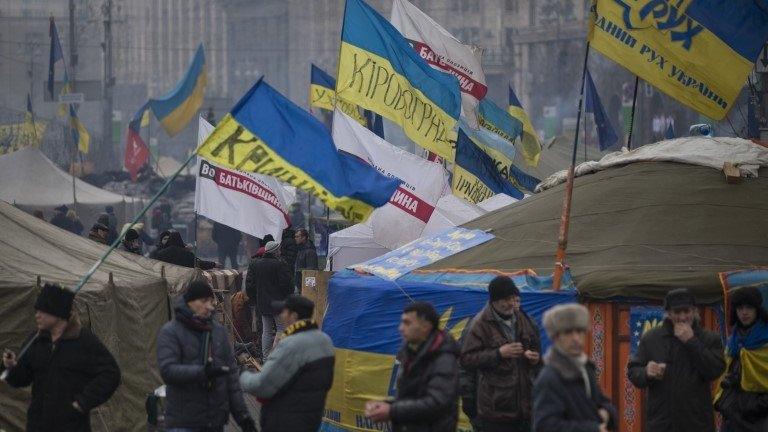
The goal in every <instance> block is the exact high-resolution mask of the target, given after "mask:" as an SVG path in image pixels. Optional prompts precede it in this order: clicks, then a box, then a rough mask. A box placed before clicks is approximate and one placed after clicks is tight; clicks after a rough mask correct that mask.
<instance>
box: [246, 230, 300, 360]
mask: <svg viewBox="0 0 768 432" xmlns="http://www.w3.org/2000/svg"><path fill="white" fill-rule="evenodd" d="M264 248H265V252H264V256H262V257H261V258H254V259H252V260H251V263H250V264H249V265H248V274H247V275H246V277H245V292H246V293H247V294H248V298H249V299H251V301H255V302H256V310H257V311H258V312H259V314H260V315H261V351H262V359H266V358H267V355H269V352H270V351H271V350H272V346H273V344H274V342H275V335H276V334H279V333H282V331H283V329H284V328H285V324H284V323H282V322H281V321H280V317H279V316H278V315H277V314H276V313H275V311H274V310H273V309H272V302H274V301H282V300H285V298H286V297H288V296H289V295H290V294H291V293H292V292H293V287H292V285H291V272H290V270H289V269H288V266H287V265H286V264H285V261H283V260H282V259H280V244H279V243H276V242H273V241H272V242H269V243H267V245H266V246H265V247H264Z"/></svg>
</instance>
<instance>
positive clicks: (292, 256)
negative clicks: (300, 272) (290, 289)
mask: <svg viewBox="0 0 768 432" xmlns="http://www.w3.org/2000/svg"><path fill="white" fill-rule="evenodd" d="M295 236H296V231H295V230H294V229H293V228H291V227H288V228H286V229H284V230H283V236H282V238H281V239H280V256H281V257H282V258H283V261H285V263H286V264H288V268H289V269H291V272H293V271H294V269H295V268H296V256H297V255H298V254H299V245H298V244H296V240H295V239H294V238H295ZM264 243H265V244H266V242H264ZM262 246H263V245H262ZM293 277H294V276H293V275H291V278H293Z"/></svg>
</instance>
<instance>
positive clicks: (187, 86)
mask: <svg viewBox="0 0 768 432" xmlns="http://www.w3.org/2000/svg"><path fill="white" fill-rule="evenodd" d="M204 72H205V52H204V51H203V44H202V43H201V44H200V45H199V46H198V47H197V52H195V57H194V58H193V59H192V64H191V65H190V66H189V69H188V70H187V73H186V74H184V78H183V79H182V80H181V82H179V83H178V84H177V85H176V87H175V88H174V89H173V90H171V91H170V92H168V93H166V94H165V95H163V96H161V97H159V98H156V99H151V100H150V101H149V105H150V107H151V108H152V112H153V113H154V114H155V117H157V119H158V120H160V121H162V119H163V118H165V117H166V116H167V115H168V114H170V113H172V112H173V111H174V110H175V109H176V108H178V107H179V106H180V105H181V104H182V103H183V102H184V101H185V100H187V99H188V98H189V97H190V96H191V95H192V92H193V91H194V90H195V87H197V81H198V78H199V77H200V74H202V73H204Z"/></svg>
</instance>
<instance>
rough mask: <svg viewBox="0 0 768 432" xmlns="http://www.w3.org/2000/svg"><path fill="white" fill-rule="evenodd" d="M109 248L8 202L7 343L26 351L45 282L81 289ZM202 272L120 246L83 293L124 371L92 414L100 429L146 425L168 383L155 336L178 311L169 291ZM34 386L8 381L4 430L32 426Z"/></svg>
mask: <svg viewBox="0 0 768 432" xmlns="http://www.w3.org/2000/svg"><path fill="white" fill-rule="evenodd" d="M106 248H107V247H106V246H103V245H100V244H97V243H95V242H92V241H90V240H88V239H86V238H83V237H78V236H76V235H74V234H71V233H69V232H66V231H64V230H61V229H59V228H57V227H55V226H53V225H51V224H49V223H47V222H44V221H41V220H39V219H36V218H34V217H33V216H30V215H29V214H27V213H24V212H23V211H21V210H19V209H16V208H14V207H13V206H11V205H10V204H7V203H4V202H0V317H2V318H1V319H0V347H8V348H11V349H13V350H15V351H17V352H18V350H19V349H20V347H21V345H22V344H23V342H24V340H25V339H26V338H27V337H28V336H29V335H30V334H31V333H32V331H34V326H35V323H34V317H33V314H34V312H33V304H34V302H35V298H36V296H37V293H38V284H39V283H40V284H42V283H46V282H56V283H59V284H62V285H63V286H65V287H69V288H72V287H74V286H75V285H76V284H77V282H78V281H79V280H80V278H81V277H82V276H83V275H84V274H85V273H86V272H87V271H88V270H89V269H90V267H91V266H92V265H93V264H94V263H95V262H96V261H97V260H98V259H99V257H100V256H101V255H102V254H103V253H104V252H105V251H106ZM195 274H196V273H195V270H192V269H187V268H182V267H177V266H173V265H169V264H165V263H162V262H159V261H154V260H150V259H148V258H144V257H139V256H137V255H132V254H128V253H125V252H120V251H115V252H113V253H112V254H111V255H110V256H109V258H108V259H107V261H106V262H105V263H104V265H102V266H101V267H100V268H99V269H98V271H97V272H96V273H95V274H94V276H93V278H92V279H91V280H90V281H89V282H88V283H87V284H86V285H85V287H84V288H83V289H82V290H81V291H80V292H79V293H78V294H77V297H76V301H75V305H76V310H77V312H78V314H79V316H80V319H81V321H82V322H83V325H84V327H85V328H89V329H91V330H92V331H93V332H94V333H95V334H96V335H97V336H98V337H99V338H100V339H101V340H102V341H103V342H104V343H105V345H106V346H107V347H108V348H109V350H110V351H111V352H112V354H113V355H114V356H115V358H116V359H117V362H118V364H119V365H120V369H121V372H122V383H121V385H120V387H119V389H118V390H117V393H115V395H114V396H113V397H112V399H111V400H110V401H109V402H108V403H107V404H105V405H104V406H102V407H100V408H99V409H97V410H94V412H92V414H91V423H92V425H93V428H94V430H99V431H105V430H108V431H113V432H114V431H137V432H138V431H139V430H144V429H145V428H146V413H145V408H144V401H145V398H146V395H147V394H148V393H149V392H151V391H152V390H153V389H154V388H156V387H157V386H158V385H160V378H159V375H158V373H157V368H156V359H155V340H156V336H157V331H158V330H159V329H160V327H161V326H162V325H163V324H164V323H165V322H166V321H168V319H169V316H170V315H169V314H170V311H169V300H168V298H169V293H170V294H173V293H177V292H178V291H179V290H180V289H181V288H182V286H183V285H184V284H186V283H187V282H188V281H190V280H191V279H193V278H194V277H195ZM38 281H39V282H38ZM28 390H29V389H26V390H23V391H22V390H15V389H12V388H11V387H10V386H8V385H7V384H5V383H2V382H0V430H3V429H4V430H6V431H21V430H24V424H25V421H26V407H27V404H28V395H29V391H28Z"/></svg>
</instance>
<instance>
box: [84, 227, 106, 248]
mask: <svg viewBox="0 0 768 432" xmlns="http://www.w3.org/2000/svg"><path fill="white" fill-rule="evenodd" d="M108 236H109V227H108V226H106V225H104V224H102V223H99V222H96V223H95V224H93V226H92V227H91V230H90V231H88V238H89V239H91V240H93V241H95V242H96V243H101V244H104V245H109V243H107V237H108Z"/></svg>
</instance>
